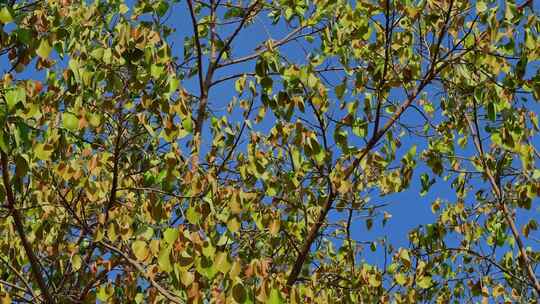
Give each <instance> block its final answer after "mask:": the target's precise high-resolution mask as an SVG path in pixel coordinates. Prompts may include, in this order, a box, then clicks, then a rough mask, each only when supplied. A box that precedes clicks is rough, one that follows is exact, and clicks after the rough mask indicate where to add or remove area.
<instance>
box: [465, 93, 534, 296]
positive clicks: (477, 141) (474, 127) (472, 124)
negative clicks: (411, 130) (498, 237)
mask: <svg viewBox="0 0 540 304" xmlns="http://www.w3.org/2000/svg"><path fill="white" fill-rule="evenodd" d="M473 115H474V117H473V119H471V118H470V117H469V116H468V115H465V119H466V120H467V123H468V125H469V129H470V130H471V134H472V137H473V142H474V146H475V148H476V151H477V153H478V154H479V157H480V161H481V163H482V167H483V169H484V172H485V174H486V176H487V178H488V181H489V183H490V185H491V189H492V190H493V192H494V194H495V197H496V198H497V202H498V203H499V207H500V209H501V211H502V212H503V215H504V219H505V221H506V223H507V224H508V226H510V231H512V236H513V237H514V239H515V240H516V243H517V245H518V250H519V253H520V255H519V258H520V259H521V262H522V263H523V267H524V268H525V271H526V272H527V276H528V277H529V279H530V280H531V283H532V285H533V288H534V289H535V291H536V293H537V294H540V283H539V282H538V278H537V277H536V274H535V273H534V270H533V269H532V266H531V261H530V259H529V255H528V254H527V250H526V249H525V244H524V243H523V240H522V239H521V236H520V234H519V230H518V228H517V226H516V223H515V221H514V219H513V218H512V215H511V211H510V209H509V208H508V206H507V205H506V203H505V202H504V195H503V191H502V189H501V187H500V185H499V183H498V182H497V179H496V177H495V175H494V174H493V171H492V170H491V168H489V166H488V165H487V163H486V160H485V157H484V148H483V145H482V139H481V137H480V134H479V131H480V128H479V126H478V114H477V112H476V103H475V104H474V113H473Z"/></svg>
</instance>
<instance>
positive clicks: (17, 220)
mask: <svg viewBox="0 0 540 304" xmlns="http://www.w3.org/2000/svg"><path fill="white" fill-rule="evenodd" d="M0 163H1V165H2V180H3V183H4V188H5V190H6V197H7V205H8V209H9V210H10V211H11V216H12V217H13V225H14V226H15V230H16V231H17V234H18V235H19V238H20V239H21V243H22V245H23V247H24V251H25V253H26V256H28V261H29V262H30V268H31V269H32V274H33V275H34V279H35V280H36V283H37V285H38V286H39V289H40V290H41V292H42V294H43V297H44V298H45V301H46V302H47V303H55V301H54V298H53V297H52V295H51V294H50V293H49V289H48V287H47V283H46V282H45V279H44V278H43V275H42V273H41V267H40V265H39V260H38V258H37V257H36V255H35V254H34V250H33V249H32V246H31V245H30V243H29V242H28V239H27V238H26V231H24V224H23V221H22V218H23V217H22V215H21V213H20V212H19V210H18V209H17V208H16V207H15V195H14V194H13V191H12V190H11V184H10V178H9V169H8V160H7V155H6V153H4V152H3V151H0Z"/></svg>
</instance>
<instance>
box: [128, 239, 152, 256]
mask: <svg viewBox="0 0 540 304" xmlns="http://www.w3.org/2000/svg"><path fill="white" fill-rule="evenodd" d="M131 250H133V254H134V255H135V257H136V258H137V260H139V261H144V260H145V259H146V257H147V256H148V246H147V244H146V242H145V241H142V240H137V241H135V242H133V243H132V244H131Z"/></svg>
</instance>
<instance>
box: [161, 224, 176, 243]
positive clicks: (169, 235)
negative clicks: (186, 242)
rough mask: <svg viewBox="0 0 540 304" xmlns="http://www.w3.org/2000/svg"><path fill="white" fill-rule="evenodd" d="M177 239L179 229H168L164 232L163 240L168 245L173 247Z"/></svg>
mask: <svg viewBox="0 0 540 304" xmlns="http://www.w3.org/2000/svg"><path fill="white" fill-rule="evenodd" d="M177 238H178V229H175V228H167V229H166V230H165V232H163V240H164V241H165V243H166V244H168V245H172V244H173V243H174V242H176V239H177Z"/></svg>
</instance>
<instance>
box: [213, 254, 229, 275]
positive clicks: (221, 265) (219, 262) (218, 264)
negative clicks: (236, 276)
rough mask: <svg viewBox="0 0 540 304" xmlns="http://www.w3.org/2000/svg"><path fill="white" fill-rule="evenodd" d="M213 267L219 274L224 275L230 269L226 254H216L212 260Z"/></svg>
mask: <svg viewBox="0 0 540 304" xmlns="http://www.w3.org/2000/svg"><path fill="white" fill-rule="evenodd" d="M214 267H215V268H216V269H217V270H218V271H219V272H221V273H223V274H226V273H227V272H228V271H229V269H231V263H229V259H228V255H227V253H226V252H218V253H217V254H216V256H215V258H214Z"/></svg>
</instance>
